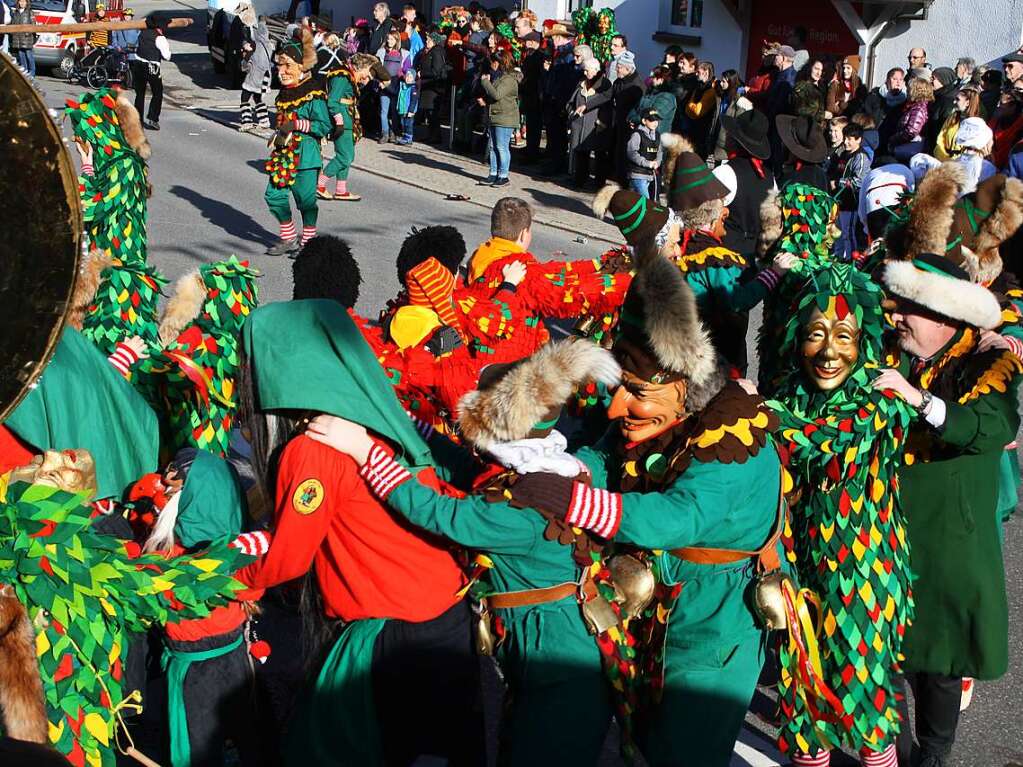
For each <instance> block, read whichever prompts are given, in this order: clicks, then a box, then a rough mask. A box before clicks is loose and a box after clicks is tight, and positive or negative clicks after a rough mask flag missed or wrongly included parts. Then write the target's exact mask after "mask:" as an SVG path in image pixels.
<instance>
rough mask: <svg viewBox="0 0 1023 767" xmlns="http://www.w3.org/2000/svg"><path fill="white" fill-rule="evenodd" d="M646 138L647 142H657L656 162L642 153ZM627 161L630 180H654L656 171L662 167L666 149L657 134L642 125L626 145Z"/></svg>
mask: <svg viewBox="0 0 1023 767" xmlns="http://www.w3.org/2000/svg"><path fill="white" fill-rule="evenodd" d="M644 137H645V138H646V139H647V141H656V142H657V158H656V159H654V160H648V159H647V158H646V157H644V156H643V153H642V152H641V151H640V147H641V146H642V143H643V139H644ZM625 159H627V160H628V161H629V166H630V167H629V178H649V179H652V178H653V177H654V173H655V172H656V169H657V168H658V167H660V165H661V162H662V161H663V160H664V147H663V146H661V142H660V140H659V138H658V136H657V132H656V131H651V130H650V129H648V128H647V127H646V126H645V125H643V124H640V125H639V126H638V127H637V128H636V130H634V131H633V132H632V135H631V136H629V141H628V143H627V144H626V145H625ZM640 168H642V170H640Z"/></svg>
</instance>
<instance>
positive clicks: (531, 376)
mask: <svg viewBox="0 0 1023 767" xmlns="http://www.w3.org/2000/svg"><path fill="white" fill-rule="evenodd" d="M621 375H622V370H621V368H620V367H619V366H618V363H617V362H616V361H615V358H614V357H613V356H612V355H611V352H609V351H608V350H607V349H603V348H601V347H600V346H597V345H596V344H594V343H592V342H590V341H586V340H583V339H571V340H566V341H557V342H553V343H549V344H547V345H546V346H544V347H543V348H541V349H540V350H539V351H538V352H536V353H535V354H534V355H533V356H531V357H527V358H526V359H524V360H522V361H521V362H519V363H518V364H516V365H514V366H513V367H511V368H510V369H509V370H508V371H507V372H506V373H505V374H504V375H503V376H501V378H499V379H498V380H497V381H496V382H494V384H493V385H491V386H488V387H486V388H484V389H475V390H473V391H471V392H468V393H467V394H465V395H463V397H462V399H461V400H460V401H459V403H458V425H459V427H460V429H461V433H462V436H463V437H465V438H466V439H467V440H469V441H470V442H471V443H472V444H473V445H475V446H476V447H477V448H479V449H481V450H486V449H487V448H488V447H490V446H492V445H494V444H495V443H498V442H510V441H512V440H517V439H524V438H525V437H526V436H528V435H529V433H530V432H531V431H532V430H533V427H534V426H535V425H536V424H537V423H538V422H539V421H542V420H543V419H544V418H546V417H547V414H548V413H550V412H551V411H552V410H554V409H556V408H558V407H561V406H562V405H564V404H565V402H567V401H568V398H569V397H571V396H572V392H574V391H575V390H576V389H577V388H578V387H579V386H580V385H581V384H583V383H586V382H587V381H598V382H600V383H603V384H605V385H606V386H615V385H617V384H618V382H619V381H620V380H621Z"/></svg>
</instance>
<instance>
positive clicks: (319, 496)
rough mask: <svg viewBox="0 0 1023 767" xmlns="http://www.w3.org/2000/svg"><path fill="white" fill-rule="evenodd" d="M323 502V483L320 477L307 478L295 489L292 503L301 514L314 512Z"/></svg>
mask: <svg viewBox="0 0 1023 767" xmlns="http://www.w3.org/2000/svg"><path fill="white" fill-rule="evenodd" d="M321 503H323V483H322V482H320V480H318V479H307V480H305V481H304V482H303V483H302V484H301V485H299V486H298V487H297V488H296V489H295V494H294V495H293V496H291V505H292V506H294V507H295V511H297V512H298V513H299V514H312V513H313V512H314V511H316V510H317V509H318V508H320V504H321Z"/></svg>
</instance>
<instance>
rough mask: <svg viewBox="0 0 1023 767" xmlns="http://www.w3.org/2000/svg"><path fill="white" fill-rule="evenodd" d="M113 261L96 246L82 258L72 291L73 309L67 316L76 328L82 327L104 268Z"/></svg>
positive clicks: (71, 324) (68, 321)
mask: <svg viewBox="0 0 1023 767" xmlns="http://www.w3.org/2000/svg"><path fill="white" fill-rule="evenodd" d="M111 263H112V262H111V260H110V257H109V256H107V255H105V254H103V253H101V252H100V251H98V250H96V249H95V248H93V249H92V250H91V251H89V255H87V256H86V257H85V258H84V259H82V263H81V265H80V266H79V267H78V275H77V276H76V277H75V287H74V290H73V291H72V292H71V309H70V310H69V311H68V316H67V324H68V325H69V326H70V327H72V328H74V329H75V330H81V329H82V325H83V324H84V323H85V315H86V314H87V313H88V311H89V306H90V305H91V304H92V302H93V301H94V300H95V299H96V291H97V290H98V289H99V283H100V279H101V275H102V273H103V270H104V269H106V268H107V267H108V266H110V265H111Z"/></svg>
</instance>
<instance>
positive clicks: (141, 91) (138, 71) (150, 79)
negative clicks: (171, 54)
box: [131, 61, 163, 123]
mask: <svg viewBox="0 0 1023 767" xmlns="http://www.w3.org/2000/svg"><path fill="white" fill-rule="evenodd" d="M131 76H132V81H133V83H134V86H135V109H136V110H137V111H138V113H139V118H140V119H141V118H142V115H143V112H142V109H143V107H145V105H146V86H147V85H148V86H149V87H150V88H152V89H153V98H151V99H150V100H149V113H148V114H146V118H147V119H148V120H151V121H152V122H154V123H157V122H160V110H161V109H163V78H162V77H161V76H160V71H159V69H157V71H156V74H153V72H151V71H150V69H149V65H148V64H147V63H146V62H144V61H133V62H131Z"/></svg>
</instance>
